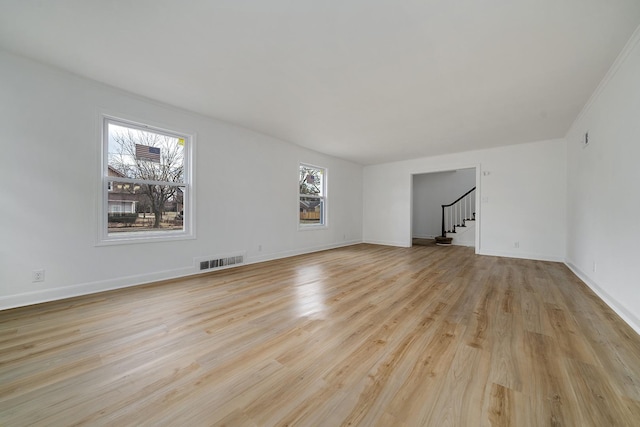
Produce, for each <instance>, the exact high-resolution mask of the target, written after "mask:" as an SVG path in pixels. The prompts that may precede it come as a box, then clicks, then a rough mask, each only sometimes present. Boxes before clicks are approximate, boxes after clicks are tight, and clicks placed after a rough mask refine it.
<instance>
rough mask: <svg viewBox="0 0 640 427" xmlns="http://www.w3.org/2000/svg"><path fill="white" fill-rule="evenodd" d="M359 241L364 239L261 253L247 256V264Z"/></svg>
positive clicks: (334, 247) (343, 245)
mask: <svg viewBox="0 0 640 427" xmlns="http://www.w3.org/2000/svg"><path fill="white" fill-rule="evenodd" d="M359 243H362V241H361V240H349V241H345V242H341V243H334V244H329V245H320V246H314V247H311V248H306V249H302V250H292V251H282V252H275V253H271V254H267V255H261V256H250V257H247V262H246V263H245V264H256V263H259V262H267V261H275V260H277V259H282V258H289V257H292V256H297V255H304V254H311V253H314V252H320V251H326V250H329V249H336V248H342V247H345V246H352V245H357V244H359Z"/></svg>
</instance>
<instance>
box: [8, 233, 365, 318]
mask: <svg viewBox="0 0 640 427" xmlns="http://www.w3.org/2000/svg"><path fill="white" fill-rule="evenodd" d="M358 243H362V241H360V240H351V241H346V242H341V243H336V244H329V245H322V246H315V247H311V248H305V249H300V250H294V251H285V252H278V253H274V254H268V255H265V256H261V257H247V258H246V262H245V263H244V264H239V265H237V266H235V267H228V268H236V267H241V266H242V265H247V264H255V263H259V262H266V261H272V260H276V259H280V258H288V257H291V256H296V255H303V254H307V253H313V252H319V251H324V250H328V249H335V248H339V247H344V246H351V245H355V244H358ZM211 271H213V270H207V271H200V270H199V269H197V266H194V265H190V266H189V267H182V268H178V269H173V270H164V271H156V272H153V273H148V274H140V275H134V276H126V277H118V278H116V279H109V280H102V281H97V282H88V283H80V284H77V285H71V286H64V287H58V288H51V289H42V290H39V291H32V292H24V293H21V294H16V295H9V296H4V297H0V310H7V309H10V308H16V307H24V306H27V305H33V304H40V303H43V302H49V301H57V300H61V299H65V298H73V297H77V296H82V295H89V294H95V293H99V292H106V291H112V290H114V289H122V288H128V287H132V286H139V285H145V284H148V283H153V282H160V281H163V280H171V279H179V278H184V277H189V276H195V275H199V274H203V273H209V272H211Z"/></svg>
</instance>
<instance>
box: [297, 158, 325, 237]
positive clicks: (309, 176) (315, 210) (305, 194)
mask: <svg viewBox="0 0 640 427" xmlns="http://www.w3.org/2000/svg"><path fill="white" fill-rule="evenodd" d="M299 184H300V185H299V187H300V218H299V224H300V226H302V227H307V226H318V225H326V215H325V209H326V169H324V168H319V167H316V166H310V165H305V164H300V182H299Z"/></svg>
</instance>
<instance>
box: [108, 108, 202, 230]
mask: <svg viewBox="0 0 640 427" xmlns="http://www.w3.org/2000/svg"><path fill="white" fill-rule="evenodd" d="M104 144H105V154H106V165H105V167H104V170H103V180H104V182H105V185H104V189H105V191H104V193H105V194H104V199H106V200H105V202H106V203H105V204H104V206H103V213H104V215H105V221H104V228H105V232H106V233H105V234H104V237H105V238H106V240H114V239H118V240H120V239H129V238H134V239H135V238H139V237H145V238H146V237H169V236H176V235H184V234H188V233H189V232H190V224H188V221H187V219H188V218H189V215H188V213H189V212H188V207H189V202H190V200H189V193H190V185H191V183H190V182H189V176H190V174H189V171H188V166H189V162H188V153H189V148H190V147H189V146H190V144H191V138H190V137H189V136H188V135H182V134H179V133H173V132H169V131H164V130H160V129H154V128H151V127H148V126H142V125H137V124H132V123H128V122H124V121H120V120H116V119H112V118H105V120H104ZM105 211H106V212H105Z"/></svg>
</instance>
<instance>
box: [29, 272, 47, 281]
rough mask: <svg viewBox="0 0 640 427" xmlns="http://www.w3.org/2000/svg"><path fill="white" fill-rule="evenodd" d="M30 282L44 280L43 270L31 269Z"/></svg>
mask: <svg viewBox="0 0 640 427" xmlns="http://www.w3.org/2000/svg"><path fill="white" fill-rule="evenodd" d="M31 281H32V282H34V283H35V282H44V270H33V276H32V279H31Z"/></svg>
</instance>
